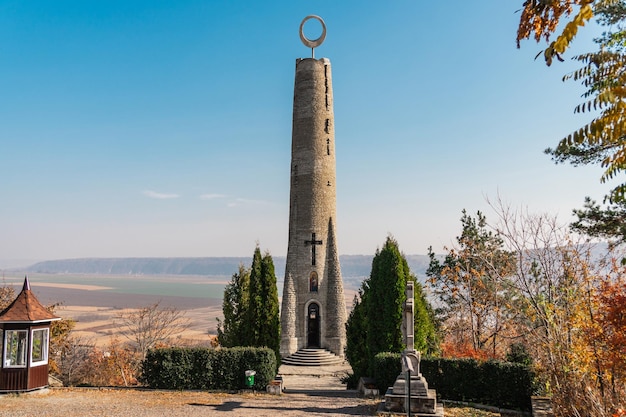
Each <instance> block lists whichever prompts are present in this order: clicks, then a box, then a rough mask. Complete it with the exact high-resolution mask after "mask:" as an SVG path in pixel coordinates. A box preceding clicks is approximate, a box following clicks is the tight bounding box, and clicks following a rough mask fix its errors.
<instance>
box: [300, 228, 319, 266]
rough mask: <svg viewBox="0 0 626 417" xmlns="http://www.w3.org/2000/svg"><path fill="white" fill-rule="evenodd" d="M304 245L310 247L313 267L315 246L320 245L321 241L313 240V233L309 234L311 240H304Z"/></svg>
mask: <svg viewBox="0 0 626 417" xmlns="http://www.w3.org/2000/svg"><path fill="white" fill-rule="evenodd" d="M304 244H305V245H311V265H313V266H315V246H317V245H321V244H322V241H321V240H315V232H313V233H311V240H305V241H304Z"/></svg>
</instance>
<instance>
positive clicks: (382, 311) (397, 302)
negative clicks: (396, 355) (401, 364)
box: [345, 236, 438, 379]
mask: <svg viewBox="0 0 626 417" xmlns="http://www.w3.org/2000/svg"><path fill="white" fill-rule="evenodd" d="M408 281H413V282H414V283H415V285H414V306H415V322H414V326H415V339H414V343H415V349H417V350H420V351H422V352H425V353H432V352H434V351H436V350H437V347H438V337H437V333H436V330H435V322H434V313H433V310H432V307H431V306H430V304H429V303H428V301H427V299H426V295H425V294H424V291H423V289H422V286H421V285H420V284H419V283H418V282H417V280H416V278H415V276H414V275H413V274H412V273H411V270H410V269H409V264H408V263H407V261H406V258H405V257H404V255H403V254H402V253H401V252H400V249H399V247H398V242H396V241H395V239H394V238H393V237H391V236H389V237H387V240H386V241H385V245H384V246H383V248H382V249H380V250H377V251H376V255H375V256H374V259H373V260H372V271H371V273H370V276H369V278H367V279H366V280H364V281H363V284H362V285H361V288H360V289H359V297H355V300H354V306H353V309H352V312H351V313H350V315H349V317H348V321H347V323H346V350H345V353H346V359H347V360H348V362H349V363H350V366H352V371H353V372H354V374H355V378H357V379H358V378H359V377H361V376H366V375H372V372H373V369H372V361H373V359H374V356H376V354H378V353H380V352H401V351H402V350H403V349H404V348H405V346H404V343H403V337H402V315H403V310H404V307H403V305H404V302H405V300H406V292H405V291H406V283H407V282H408Z"/></svg>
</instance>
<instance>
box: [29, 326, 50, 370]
mask: <svg viewBox="0 0 626 417" xmlns="http://www.w3.org/2000/svg"><path fill="white" fill-rule="evenodd" d="M30 362H31V365H43V364H46V363H48V329H35V330H33V348H32V351H31V356H30Z"/></svg>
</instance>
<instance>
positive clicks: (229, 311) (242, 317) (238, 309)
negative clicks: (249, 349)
mask: <svg viewBox="0 0 626 417" xmlns="http://www.w3.org/2000/svg"><path fill="white" fill-rule="evenodd" d="M249 295H250V270H249V269H246V268H245V267H244V266H243V265H239V271H238V272H237V273H235V274H233V276H232V278H231V280H230V282H229V283H228V285H226V288H224V300H223V302H222V312H223V314H224V321H223V322H222V321H220V319H217V341H218V342H219V344H220V345H222V346H224V347H233V346H243V345H245V344H246V343H245V342H246V339H245V336H246V331H247V330H246V329H245V328H244V327H245V326H244V325H245V323H246V318H247V316H248V313H247V310H248V304H249Z"/></svg>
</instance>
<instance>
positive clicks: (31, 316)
mask: <svg viewBox="0 0 626 417" xmlns="http://www.w3.org/2000/svg"><path fill="white" fill-rule="evenodd" d="M56 320H61V318H60V317H57V316H55V315H54V314H52V313H51V312H49V311H48V310H47V309H46V308H45V307H44V306H42V305H41V303H40V302H39V300H37V297H35V294H33V292H32V291H31V290H30V283H29V282H28V277H24V286H23V287H22V292H20V293H19V294H18V296H17V298H16V299H15V300H14V301H13V302H12V303H11V304H10V305H9V306H8V307H7V308H5V309H4V310H3V311H2V312H1V313H0V323H38V322H45V321H56Z"/></svg>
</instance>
